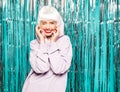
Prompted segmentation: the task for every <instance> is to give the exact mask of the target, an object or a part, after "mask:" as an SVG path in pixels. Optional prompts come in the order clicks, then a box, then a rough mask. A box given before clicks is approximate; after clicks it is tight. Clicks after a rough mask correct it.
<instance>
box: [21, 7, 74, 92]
mask: <svg viewBox="0 0 120 92" xmlns="http://www.w3.org/2000/svg"><path fill="white" fill-rule="evenodd" d="M30 48H31V50H30V64H31V71H30V73H29V75H28V77H27V79H26V81H25V83H24V86H23V90H22V92H65V90H66V84H67V73H68V70H69V68H70V65H71V60H72V46H71V42H70V39H69V37H68V36H67V35H64V23H63V20H62V17H61V16H60V14H59V12H58V11H57V10H56V9H55V8H54V7H51V6H44V7H43V8H42V9H41V10H40V11H39V14H38V25H37V26H36V39H35V40H32V41H31V43H30Z"/></svg>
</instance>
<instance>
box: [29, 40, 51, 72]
mask: <svg viewBox="0 0 120 92" xmlns="http://www.w3.org/2000/svg"><path fill="white" fill-rule="evenodd" d="M30 49H31V50H30V64H31V67H32V69H33V71H34V72H36V73H45V72H47V71H49V69H50V66H49V62H48V53H47V48H46V45H45V44H39V42H38V41H37V40H33V41H31V43H30Z"/></svg>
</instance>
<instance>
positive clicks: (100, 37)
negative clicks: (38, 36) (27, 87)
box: [0, 0, 120, 92]
mask: <svg viewBox="0 0 120 92" xmlns="http://www.w3.org/2000/svg"><path fill="white" fill-rule="evenodd" d="M43 5H52V6H55V7H56V8H57V9H58V11H59V12H60V14H61V15H62V17H63V20H64V22H65V34H66V35H68V36H69V37H70V39H71V43H72V48H73V59H72V65H71V68H70V70H69V74H68V83H67V90H66V92H120V0H0V92H21V90H22V86H23V83H24V81H25V79H26V77H27V75H28V73H29V70H30V65H29V51H30V47H29V43H30V41H31V40H33V39H34V38H35V32H34V29H35V26H36V23H37V22H36V21H37V14H38V9H39V8H40V7H42V6H43Z"/></svg>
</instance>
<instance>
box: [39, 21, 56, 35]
mask: <svg viewBox="0 0 120 92" xmlns="http://www.w3.org/2000/svg"><path fill="white" fill-rule="evenodd" d="M40 28H41V29H42V31H43V32H44V35H45V36H46V37H47V36H52V34H53V32H55V31H56V28H57V22H56V21H54V20H41V21H40Z"/></svg>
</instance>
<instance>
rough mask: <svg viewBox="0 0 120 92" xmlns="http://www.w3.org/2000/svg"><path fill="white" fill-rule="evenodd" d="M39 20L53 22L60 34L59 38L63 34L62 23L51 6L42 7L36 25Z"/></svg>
mask: <svg viewBox="0 0 120 92" xmlns="http://www.w3.org/2000/svg"><path fill="white" fill-rule="evenodd" d="M41 20H55V21H56V22H57V25H58V26H59V28H60V30H61V32H60V36H61V35H63V34H64V22H63V20H62V17H61V16H60V14H59V12H58V11H57V10H56V9H55V8H54V7H52V6H43V7H42V8H41V9H40V11H39V13H38V23H39V22H40V21H41Z"/></svg>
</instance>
